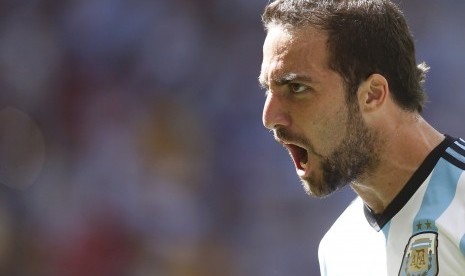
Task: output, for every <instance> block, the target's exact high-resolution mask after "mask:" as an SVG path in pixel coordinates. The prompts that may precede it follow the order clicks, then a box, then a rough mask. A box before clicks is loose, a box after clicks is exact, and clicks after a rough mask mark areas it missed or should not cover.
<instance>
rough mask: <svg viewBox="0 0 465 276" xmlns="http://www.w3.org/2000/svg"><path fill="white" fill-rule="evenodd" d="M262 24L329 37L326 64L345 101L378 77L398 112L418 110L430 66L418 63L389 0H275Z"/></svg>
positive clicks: (407, 32)
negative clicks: (308, 29) (321, 32)
mask: <svg viewBox="0 0 465 276" xmlns="http://www.w3.org/2000/svg"><path fill="white" fill-rule="evenodd" d="M262 21H263V24H264V26H265V28H266V29H268V28H269V27H270V26H271V25H273V24H278V25H284V26H291V27H303V26H312V27H315V28H318V29H321V30H324V31H325V32H327V34H328V41H327V47H328V53H329V61H328V63H329V64H328V65H329V67H330V68H331V69H332V70H334V71H336V72H338V73H339V74H340V75H341V76H342V77H343V78H344V80H345V82H346V85H347V88H348V91H349V93H348V95H347V99H348V101H353V100H354V99H355V96H356V91H357V88H358V86H359V85H360V83H361V82H362V81H364V80H366V78H368V77H369V76H370V75H371V74H374V73H379V74H381V75H383V76H384V77H385V78H386V79H387V81H388V83H389V87H390V90H391V93H392V95H393V98H394V101H395V102H396V103H397V104H398V105H399V106H400V107H402V108H403V109H405V110H409V111H418V112H421V111H422V109H423V105H424V102H425V97H426V96H425V93H424V90H423V84H424V81H425V77H426V72H427V71H428V67H427V66H426V64H425V63H422V64H419V65H417V64H416V58H415V45H414V42H413V36H412V34H411V33H410V30H409V28H408V26H407V22H406V20H405V17H404V15H403V13H402V11H401V10H400V9H399V8H398V7H397V6H396V5H395V4H394V3H392V2H390V1H389V0H276V1H274V2H271V3H269V4H268V5H267V6H266V8H265V12H264V13H263V15H262Z"/></svg>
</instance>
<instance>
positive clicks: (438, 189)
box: [413, 158, 463, 233]
mask: <svg viewBox="0 0 465 276" xmlns="http://www.w3.org/2000/svg"><path fill="white" fill-rule="evenodd" d="M462 172H463V171H462V170H461V169H459V168H457V167H455V166H453V165H451V164H450V163H449V162H447V161H446V160H444V159H443V158H441V159H439V161H438V163H437V164H436V167H435V168H434V170H433V174H432V176H431V180H430V182H429V184H428V188H427V189H426V192H425V195H424V197H423V202H422V203H421V206H420V210H419V211H418V213H417V215H416V217H415V220H414V221H413V233H416V232H419V230H420V229H418V227H417V224H418V223H423V222H424V221H425V220H430V221H434V222H435V221H436V220H437V219H438V218H439V217H440V216H441V215H442V213H444V211H445V210H446V209H447V207H449V205H450V203H451V202H452V199H454V196H455V192H456V190H457V183H458V181H459V178H460V175H461V174H462ZM435 228H436V227H433V229H432V230H436V231H437V229H435Z"/></svg>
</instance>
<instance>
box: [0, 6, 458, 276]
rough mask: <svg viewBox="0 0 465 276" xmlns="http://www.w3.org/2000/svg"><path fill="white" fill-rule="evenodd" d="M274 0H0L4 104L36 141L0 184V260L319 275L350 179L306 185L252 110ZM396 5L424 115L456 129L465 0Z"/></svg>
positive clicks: (50, 267) (36, 265)
mask: <svg viewBox="0 0 465 276" xmlns="http://www.w3.org/2000/svg"><path fill="white" fill-rule="evenodd" d="M267 2H268V1H267V0H254V1H251V0H230V1H227V0H155V1H153V0H132V1H129V0H1V1H0V105H1V106H0V107H1V108H5V107H15V108H17V109H19V110H22V111H24V112H25V113H27V114H28V115H29V116H30V117H31V118H32V119H33V120H34V121H35V123H36V124H37V125H38V127H39V128H40V130H41V131H42V135H43V139H44V143H45V148H46V153H45V161H44V163H43V168H42V171H41V173H40V174H39V176H38V177H37V179H36V181H34V183H31V184H30V185H27V187H12V185H11V184H10V185H1V186H0V275H12V276H16V275H18V276H22V275H24V276H28V275H44V276H55V275H57V276H72V275H89V276H92V275H95V276H97V275H98V276H105V275H108V276H110V275H111V276H119V275H121V276H123V275H124V276H126V275H127V276H139V275H140V276H146V275H157V276H197V275H198V276H200V275H201V276H210V275H211V276H214V275H215V276H216V275H222V276H228V275H232V276H236V275H241V276H242V275H244V276H248V275H267V276H268V275H270V276H273V275H276V276H281V275H312V276H316V275H319V268H318V262H317V252H316V250H317V246H318V242H319V240H320V239H321V237H322V235H323V234H324V232H325V231H326V230H327V229H328V228H329V227H330V225H331V223H332V221H333V220H334V219H335V218H336V217H337V215H338V214H339V212H340V211H341V210H342V209H343V208H344V207H345V206H346V205H347V204H348V203H349V202H350V201H351V200H352V199H353V198H354V194H353V193H352V192H351V191H350V189H346V190H344V191H341V192H338V193H337V194H335V195H334V196H332V197H330V198H328V199H324V200H317V199H309V198H308V197H307V196H306V195H305V193H304V192H303V189H302V188H301V187H300V185H299V183H298V179H297V177H296V176H295V172H294V168H293V165H292V164H291V162H290V160H289V158H288V157H287V153H286V152H285V151H284V150H283V149H282V148H281V147H280V146H279V145H277V144H276V143H275V142H274V141H273V139H272V136H271V135H270V133H269V132H268V131H267V130H265V129H264V128H263V126H262V125H261V109H262V105H263V101H264V96H263V95H264V91H261V90H260V89H259V87H258V84H257V76H258V74H259V70H260V63H261V57H262V56H261V47H262V42H263V39H264V37H265V34H264V31H263V28H262V26H261V23H260V14H261V12H262V10H263V7H264V6H265V4H266V3H267ZM401 6H402V7H403V8H404V9H405V11H406V15H407V18H408V19H409V22H410V23H411V26H412V31H413V32H414V34H415V38H416V41H417V43H418V44H417V50H418V58H419V61H426V62H427V63H428V64H429V65H430V66H431V71H430V74H429V77H428V79H427V86H426V87H427V92H428V96H429V101H430V103H429V104H428V107H427V108H426V111H425V116H426V117H427V119H429V120H430V121H431V122H432V123H433V125H435V126H436V127H437V128H438V129H439V130H441V131H443V132H446V133H449V134H451V135H453V136H461V137H465V126H464V125H463V123H462V122H461V117H463V116H465V108H464V104H465V88H464V87H465V55H464V54H463V49H465V30H464V28H463V26H465V18H464V17H463V16H462V15H461V13H460V12H461V11H463V10H465V2H458V1H452V0H447V1H440V2H439V1H434V0H427V1H425V0H414V1H408V3H407V2H406V1H404V2H402V5H401ZM459 6H460V7H459ZM1 180H2V179H0V182H1ZM4 184H5V183H4Z"/></svg>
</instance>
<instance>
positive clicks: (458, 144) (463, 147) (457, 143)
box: [454, 140, 465, 150]
mask: <svg viewBox="0 0 465 276" xmlns="http://www.w3.org/2000/svg"><path fill="white" fill-rule="evenodd" d="M462 141H463V140H462ZM454 144H456V145H457V146H459V147H461V148H462V149H464V150H465V146H464V145H462V144H460V143H459V142H455V143H454Z"/></svg>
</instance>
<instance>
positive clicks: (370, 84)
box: [357, 74, 389, 112]
mask: <svg viewBox="0 0 465 276" xmlns="http://www.w3.org/2000/svg"><path fill="white" fill-rule="evenodd" d="M388 94H389V85H388V81H387V80H386V78H385V77H383V76H382V75H380V74H372V75H370V76H369V77H368V78H367V79H366V80H365V81H364V82H363V83H362V84H361V85H360V87H359V89H358V91H357V97H358V103H359V106H360V110H361V111H363V112H371V111H375V110H378V109H380V108H381V107H382V106H383V105H384V104H385V103H386V99H387V97H388Z"/></svg>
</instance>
